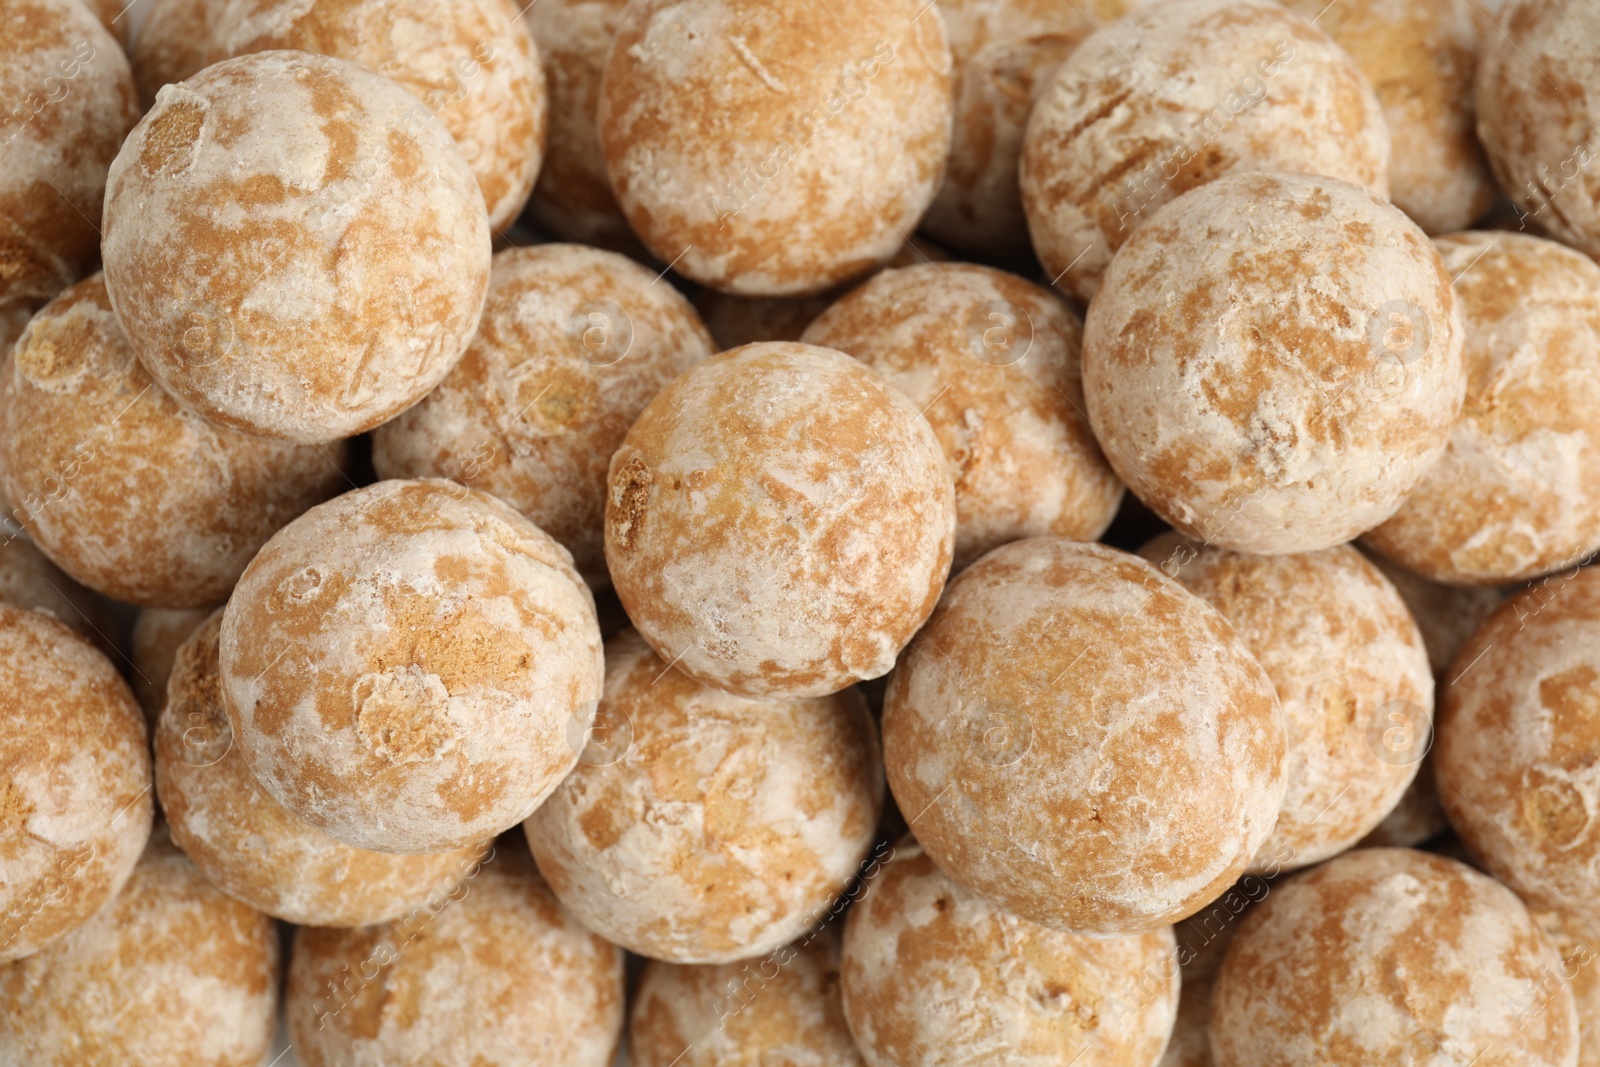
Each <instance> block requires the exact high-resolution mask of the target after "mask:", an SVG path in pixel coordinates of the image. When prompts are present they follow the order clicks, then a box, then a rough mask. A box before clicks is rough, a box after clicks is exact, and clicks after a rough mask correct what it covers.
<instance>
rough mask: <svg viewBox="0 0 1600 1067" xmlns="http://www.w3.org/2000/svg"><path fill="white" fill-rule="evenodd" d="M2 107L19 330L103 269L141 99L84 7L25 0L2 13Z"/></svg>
mask: <svg viewBox="0 0 1600 1067" xmlns="http://www.w3.org/2000/svg"><path fill="white" fill-rule="evenodd" d="M0 100H4V101H5V102H6V103H5V106H4V108H3V110H0V146H3V148H4V152H5V163H6V165H5V168H4V169H3V170H0V263H3V264H4V271H3V274H0V315H3V316H4V318H5V319H6V320H7V321H10V322H13V323H14V322H16V321H17V320H18V319H21V320H22V321H26V319H25V316H26V315H27V314H28V313H30V312H32V311H33V310H34V309H35V308H37V307H39V306H40V305H41V304H43V303H44V302H45V301H47V300H49V299H50V298H51V297H53V296H55V295H56V294H57V293H59V292H60V291H61V290H62V289H65V288H66V287H67V286H69V285H71V284H72V283H73V282H74V281H76V280H77V279H78V278H79V277H81V276H82V275H83V273H84V272H85V271H86V270H87V269H88V268H89V266H90V264H92V263H93V262H94V259H95V254H96V252H97V251H98V249H99V243H100V234H99V229H100V215H101V202H102V201H103V200H104V199H105V189H106V169H107V168H108V167H110V166H111V161H112V159H113V158H115V157H116V154H117V147H118V146H119V145H121V144H122V139H123V138H124V137H125V136H127V133H128V131H129V130H130V129H132V128H133V124H134V123H135V122H137V121H139V98H138V93H137V92H136V91H135V89H134V87H133V74H132V72H131V71H130V70H129V69H128V60H127V57H126V56H124V55H123V54H122V48H121V47H120V46H119V45H118V44H117V41H116V39H115V38H114V37H112V36H111V35H110V34H109V33H107V32H106V29H105V27H103V26H102V25H101V24H100V23H99V21H98V20H97V19H96V18H95V16H94V15H93V14H92V13H90V11H88V10H87V9H86V8H85V7H84V6H83V5H82V4H80V3H79V2H78V0H15V2H11V3H7V4H6V9H5V12H4V15H3V16H0ZM52 186H53V187H54V188H52Z"/></svg>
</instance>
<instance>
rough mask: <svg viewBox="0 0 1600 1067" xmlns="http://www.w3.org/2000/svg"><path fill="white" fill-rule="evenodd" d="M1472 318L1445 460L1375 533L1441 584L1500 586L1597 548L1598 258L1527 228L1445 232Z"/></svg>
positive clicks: (1376, 544) (1387, 551)
mask: <svg viewBox="0 0 1600 1067" xmlns="http://www.w3.org/2000/svg"><path fill="white" fill-rule="evenodd" d="M1438 245H1439V251H1440V252H1441V253H1442V254H1443V256H1444V263H1445V267H1446V268H1447V269H1448V270H1449V271H1450V273H1451V274H1452V275H1454V276H1455V278H1456V284H1455V291H1456V299H1457V302H1458V303H1459V305H1460V307H1461V316H1462V320H1463V321H1464V322H1465V324H1466V331H1465V335H1466V344H1465V346H1464V347H1463V348H1462V361H1463V362H1464V363H1465V364H1466V370H1467V398H1466V403H1465V404H1464V405H1463V406H1462V408H1461V415H1460V417H1459V418H1458V419H1457V421H1456V425H1455V429H1454V431H1453V432H1452V433H1451V435H1450V446H1449V448H1448V449H1447V450H1446V451H1445V453H1444V455H1443V457H1441V458H1440V459H1439V461H1438V462H1437V463H1436V464H1434V466H1433V467H1432V468H1431V469H1430V470H1429V471H1428V472H1427V474H1426V475H1425V476H1424V477H1423V479H1422V481H1421V482H1420V483H1419V484H1418V485H1417V488H1416V489H1415V490H1414V491H1413V492H1412V493H1411V495H1410V496H1409V497H1407V498H1406V501H1405V503H1404V504H1402V505H1401V507H1400V510H1399V511H1397V512H1396V513H1395V515H1394V517H1393V518H1391V519H1389V521H1387V522H1385V523H1384V524H1383V525H1382V526H1379V527H1378V528H1377V529H1376V530H1373V531H1372V532H1370V533H1369V534H1368V535H1367V537H1366V542H1367V544H1368V545H1370V546H1371V547H1372V548H1373V549H1374V550H1375V551H1377V552H1380V553H1382V554H1383V555H1385V556H1388V557H1389V558H1390V559H1392V560H1394V561H1395V562H1396V563H1398V564H1400V565H1401V566H1402V567H1405V568H1407V569H1408V570H1412V571H1415V572H1417V573H1419V574H1422V575H1424V576H1426V577H1429V578H1433V579H1435V580H1436V581H1441V582H1451V583H1455V584H1475V585H1492V584H1499V583H1505V582H1512V581H1518V580H1521V579H1524V578H1533V577H1537V576H1538V575H1541V574H1547V573H1549V572H1551V571H1555V570H1562V569H1565V568H1567V567H1570V566H1573V565H1575V564H1577V563H1578V562H1579V561H1580V560H1582V559H1583V558H1585V557H1586V556H1588V555H1590V554H1591V553H1593V552H1594V551H1595V549H1597V548H1600V470H1596V469H1594V466H1593V464H1590V463H1589V462H1588V459H1587V457H1588V456H1589V455H1590V454H1591V453H1592V452H1593V451H1594V450H1595V449H1600V267H1597V266H1595V264H1594V261H1593V260H1591V259H1589V258H1588V257H1587V256H1585V255H1583V254H1582V253H1580V252H1574V251H1573V250H1572V249H1570V248H1565V247H1563V246H1561V245H1558V244H1556V243H1555V242H1554V241H1546V240H1542V239H1540V238H1537V237H1529V236H1527V235H1525V234H1519V233H1503V232H1496V233H1490V232H1474V233H1461V234H1451V235H1449V236H1447V237H1441V238H1440V239H1439V241H1438Z"/></svg>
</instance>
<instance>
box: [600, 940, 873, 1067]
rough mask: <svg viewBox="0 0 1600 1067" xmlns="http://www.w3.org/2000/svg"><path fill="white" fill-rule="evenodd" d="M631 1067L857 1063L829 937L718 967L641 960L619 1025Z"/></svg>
mask: <svg viewBox="0 0 1600 1067" xmlns="http://www.w3.org/2000/svg"><path fill="white" fill-rule="evenodd" d="M628 1053H629V1055H630V1056H631V1057H632V1059H631V1063H632V1067H739V1065H741V1064H747V1063H751V1064H760V1063H775V1064H783V1067H863V1064H862V1059H861V1054H860V1053H859V1052H857V1051H856V1046H855V1042H854V1041H852V1040H851V1038H850V1030H849V1028H848V1027H847V1026H846V1024H845V1020H844V1004H843V1002H842V1001H841V1000H840V998H839V939H838V937H837V936H835V935H834V934H832V933H831V932H823V933H820V934H813V935H809V936H807V937H806V938H804V939H803V940H801V941H797V942H795V943H794V944H793V945H785V946H783V947H782V948H779V949H777V950H776V951H774V952H772V953H771V954H769V955H768V956H766V957H763V958H761V959H756V960H747V961H745V962H743V963H725V964H722V965H720V966H715V967H707V966H687V967H686V966H681V965H678V964H672V963H659V962H656V961H651V962H650V963H648V964H646V965H645V969H644V974H643V975H641V976H640V978H639V987H638V990H637V992H636V993H635V994H634V1000H633V1009H632V1011H631V1013H630V1016H629V1023H628Z"/></svg>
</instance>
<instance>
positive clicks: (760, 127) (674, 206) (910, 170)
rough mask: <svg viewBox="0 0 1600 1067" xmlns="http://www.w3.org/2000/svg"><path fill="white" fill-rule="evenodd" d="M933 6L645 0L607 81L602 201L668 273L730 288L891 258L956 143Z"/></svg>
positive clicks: (827, 273) (628, 16)
mask: <svg viewBox="0 0 1600 1067" xmlns="http://www.w3.org/2000/svg"><path fill="white" fill-rule="evenodd" d="M950 72H951V61H950V49H949V45H948V44H947V43H946V40H945V31H944V22H943V20H942V18H941V17H940V15H939V11H938V9H937V8H936V7H934V6H933V4H931V3H929V2H927V0H850V2H845V0H825V2H817V3H808V4H772V3H768V2H765V0H641V2H639V3H635V4H631V5H630V6H629V7H628V8H627V9H626V10H625V11H624V13H623V15H622V18H621V22H620V24H619V25H618V27H617V31H616V37H615V39H614V43H613V45H612V49H611V54H610V58H609V59H608V60H607V63H606V71H605V76H604V79H603V80H602V82H601V86H600V112H599V116H600V117H599V123H600V143H601V146H602V148H603V150H604V152H605V159H606V170H607V173H608V174H609V175H610V178H611V187H612V191H613V192H614V193H615V195H616V198H617V202H618V203H619V204H620V205H621V207H622V210H623V213H624V214H625V215H626V216H627V219H628V222H629V223H630V224H631V225H632V227H633V229H634V231H635V232H636V233H637V234H638V235H639V237H640V239H641V240H643V241H644V243H645V245H646V246H647V247H649V249H650V251H651V252H653V253H655V255H656V256H658V257H659V258H660V259H661V261H662V262H663V263H673V264H675V266H676V269H677V270H678V271H680V272H681V273H683V274H686V275H688V276H689V277H690V278H693V279H694V280H695V281H698V282H701V283H703V284H706V285H709V286H712V287H713V288H716V289H721V290H724V291H726V292H733V293H743V294H748V295H765V296H782V295H789V294H800V293H807V292H818V291H820V290H823V289H826V288H828V287H829V286H831V285H836V284H838V283H840V282H843V281H846V280H848V279H850V278H852V277H855V276H858V275H861V274H863V273H865V272H866V271H868V270H870V269H871V268H873V267H875V266H878V265H880V264H882V263H884V262H886V261H887V260H888V259H889V257H891V256H892V255H894V253H895V252H896V251H897V250H898V249H899V247H900V245H901V243H902V242H903V241H904V240H905V237H906V234H909V233H911V232H912V231H913V230H915V229H916V226H917V220H918V219H919V218H921V216H922V213H923V212H924V211H925V210H926V209H927V206H928V204H929V203H930V202H931V201H932V200H933V197H934V194H935V193H936V192H937V191H938V188H939V184H940V182H941V180H942V179H943V176H944V162H945V157H946V155H947V153H948V152H949V150H950V125H951V101H950V78H951V73H950Z"/></svg>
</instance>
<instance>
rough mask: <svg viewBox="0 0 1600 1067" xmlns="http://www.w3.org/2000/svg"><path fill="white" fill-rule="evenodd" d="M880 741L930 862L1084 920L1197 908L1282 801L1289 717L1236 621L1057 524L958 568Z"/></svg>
mask: <svg viewBox="0 0 1600 1067" xmlns="http://www.w3.org/2000/svg"><path fill="white" fill-rule="evenodd" d="M883 742H884V764H885V769H886V770H887V773H888V778H889V786H890V788H891V789H892V790H893V791H894V797H895V800H896V802H897V803H898V804H899V806H900V810H901V811H903V812H905V813H906V814H907V817H908V818H909V820H910V824H911V829H912V831H913V832H914V833H916V835H917V839H918V840H919V841H920V842H921V843H922V845H923V846H924V847H925V848H927V849H928V852H929V854H930V855H931V856H933V858H934V859H935V860H936V861H938V863H939V865H940V867H942V868H943V869H944V870H945V871H946V872H947V873H949V874H950V875H951V877H953V878H954V879H955V880H956V881H958V882H960V883H961V884H963V885H965V886H967V887H968V888H969V889H972V890H974V891H976V892H978V893H981V894H983V895H984V896H986V897H988V898H989V899H990V900H993V901H995V902H996V903H998V904H1000V905H1001V906H1003V907H1005V908H1008V909H1009V910H1011V911H1013V912H1015V913H1016V914H1018V915H1020V916H1022V917H1024V918H1027V919H1031V920H1033V921H1034V922H1039V923H1043V924H1045V925H1047V926H1051V927H1054V928H1057V929H1062V930H1069V931H1074V932H1079V933H1086V934H1097V935H1115V934H1123V933H1143V932H1146V931H1149V930H1154V929H1157V928H1158V927H1161V926H1165V925H1167V924H1169V923H1173V922H1176V921H1177V920H1179V919H1181V918H1183V917H1184V916H1186V915H1189V914H1191V913H1193V912H1195V911H1197V910H1199V909H1200V908H1201V907H1202V906H1204V905H1205V904H1206V903H1208V902H1209V901H1211V900H1212V899H1214V898H1215V897H1216V896H1217V895H1218V894H1220V893H1221V892H1222V891H1223V890H1224V889H1226V888H1227V887H1228V886H1230V885H1232V884H1233V883H1234V881H1235V880H1237V879H1238V877H1239V876H1240V875H1241V874H1242V873H1244V870H1245V868H1246V866H1247V865H1248V864H1249V863H1250V860H1251V858H1252V857H1253V856H1255V855H1256V853H1257V852H1258V851H1260V849H1261V846H1262V844H1263V843H1264V842H1265V841H1266V839H1267V835H1268V834H1269V833H1270V832H1271V830H1272V826H1273V823H1274V821H1275V820H1276V819H1277V816H1278V811H1279V809H1280V808H1281V807H1282V805H1283V798H1284V759H1285V754H1284V745H1285V741H1284V722H1283V713H1282V712H1281V711H1280V710H1279V708H1278V702H1277V699H1276V697H1275V696H1274V695H1273V689H1272V681H1271V679H1270V678H1269V677H1268V676H1267V673H1266V672H1265V671H1264V670H1262V668H1261V666H1260V665H1259V664H1258V663H1257V662H1256V661H1255V659H1254V658H1253V657H1252V656H1251V655H1250V653H1249V651H1248V650H1247V649H1246V648H1245V646H1244V644H1243V643H1241V642H1240V640H1239V638H1238V636H1237V635H1236V634H1235V633H1234V630H1233V627H1232V626H1230V625H1229V624H1228V622H1227V620H1226V619H1224V618H1223V616H1222V615H1221V614H1220V613H1218V612H1217V611H1216V609H1214V608H1212V607H1211V606H1210V605H1208V604H1207V603H1206V602H1205V601H1203V600H1201V599H1200V598H1199V597H1197V596H1194V595H1193V594H1192V593H1190V592H1188V591H1187V590H1186V589H1184V588H1183V587H1182V586H1181V585H1179V584H1178V583H1177V582H1175V581H1173V580H1172V579H1170V578H1168V577H1166V576H1165V575H1163V574H1162V573H1161V572H1160V571H1159V570H1157V569H1156V568H1155V567H1152V566H1151V565H1150V564H1148V563H1146V562H1144V561H1143V560H1141V559H1139V558H1138V557H1137V556H1130V555H1128V554H1126V553H1123V552H1118V551H1116V550H1115V549H1112V548H1107V547H1105V546H1103V545H1097V544H1084V543H1081V542H1075V541H1068V540H1065V539H1063V538H1034V539H1032V540H1028V541H1016V542H1013V543H1011V544H1009V545H1006V546H1004V547H1003V548H998V549H996V550H995V551H993V552H991V553H989V555H987V556H985V557H984V558H983V559H981V560H979V561H978V562H977V563H974V564H973V565H972V566H971V567H968V568H967V569H966V570H965V571H963V572H962V573H961V574H960V575H958V576H957V577H956V578H955V579H954V580H952V581H951V583H950V586H949V588H948V589H947V590H946V592H945V595H944V598H943V599H942V600H941V601H940V602H939V608H938V610H937V611H935V612H934V615H933V618H931V619H930V620H928V624H927V626H925V627H924V628H923V629H922V632H921V633H920V634H919V635H918V637H917V640H916V642H915V644H913V645H912V647H911V648H910V649H909V650H908V651H907V653H906V654H905V655H904V656H903V657H902V658H901V664H900V668H899V669H898V670H896V671H895V673H894V676H893V677H892V678H891V679H890V682H889V692H888V696H887V697H886V698H885V702H884V713H883Z"/></svg>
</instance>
